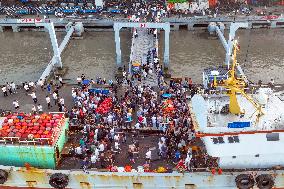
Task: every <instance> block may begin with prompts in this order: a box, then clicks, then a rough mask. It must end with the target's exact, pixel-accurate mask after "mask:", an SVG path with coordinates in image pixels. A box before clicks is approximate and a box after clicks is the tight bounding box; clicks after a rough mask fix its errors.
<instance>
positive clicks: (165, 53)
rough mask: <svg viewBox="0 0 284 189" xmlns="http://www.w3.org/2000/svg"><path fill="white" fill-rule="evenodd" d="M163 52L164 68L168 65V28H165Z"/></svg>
mask: <svg viewBox="0 0 284 189" xmlns="http://www.w3.org/2000/svg"><path fill="white" fill-rule="evenodd" d="M164 30H165V52H164V68H169V65H170V28H169V27H165V28H164Z"/></svg>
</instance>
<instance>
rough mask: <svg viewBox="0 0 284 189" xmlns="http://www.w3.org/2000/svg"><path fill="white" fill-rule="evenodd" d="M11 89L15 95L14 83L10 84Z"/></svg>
mask: <svg viewBox="0 0 284 189" xmlns="http://www.w3.org/2000/svg"><path fill="white" fill-rule="evenodd" d="M11 89H12V92H13V93H14V94H15V93H16V84H15V83H14V82H12V83H11Z"/></svg>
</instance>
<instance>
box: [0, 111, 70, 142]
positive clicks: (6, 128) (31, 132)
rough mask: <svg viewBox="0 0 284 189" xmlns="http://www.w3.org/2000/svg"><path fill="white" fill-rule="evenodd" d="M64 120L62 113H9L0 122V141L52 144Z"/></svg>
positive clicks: (60, 130)
mask: <svg viewBox="0 0 284 189" xmlns="http://www.w3.org/2000/svg"><path fill="white" fill-rule="evenodd" d="M64 120H65V119H64V114H62V113H60V114H57V113H49V114H46V113H44V114H41V115H30V114H25V113H14V114H10V115H8V116H7V117H4V118H2V125H1V123H0V143H2V144H3V143H4V144H22V145H23V144H26V145H53V144H54V143H55V142H56V141H57V139H58V137H59V136H60V133H61V132H62V128H63V127H62V126H63V125H64V123H65V122H64Z"/></svg>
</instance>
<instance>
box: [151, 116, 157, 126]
mask: <svg viewBox="0 0 284 189" xmlns="http://www.w3.org/2000/svg"><path fill="white" fill-rule="evenodd" d="M152 126H153V127H157V117H156V116H155V115H153V116H152Z"/></svg>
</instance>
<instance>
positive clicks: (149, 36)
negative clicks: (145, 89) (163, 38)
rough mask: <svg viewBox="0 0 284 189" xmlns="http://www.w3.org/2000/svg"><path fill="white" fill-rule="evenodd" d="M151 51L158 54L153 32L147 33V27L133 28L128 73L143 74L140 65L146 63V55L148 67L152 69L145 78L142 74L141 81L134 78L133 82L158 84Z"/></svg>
mask: <svg viewBox="0 0 284 189" xmlns="http://www.w3.org/2000/svg"><path fill="white" fill-rule="evenodd" d="M149 52H150V54H149ZM153 52H155V54H157V55H158V39H157V37H154V35H153V33H149V29H147V28H133V36H132V46H131V52H130V61H129V73H130V74H131V75H133V74H137V72H139V74H141V75H143V73H142V66H143V65H146V64H147V56H148V63H149V65H151V66H150V69H151V70H152V73H150V72H148V74H147V77H146V78H145V79H144V78H143V76H142V79H141V82H138V80H137V79H134V84H138V83H140V84H142V85H148V86H158V75H157V73H156V71H155V67H154V54H153ZM149 55H150V56H149ZM149 57H150V58H149Z"/></svg>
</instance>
